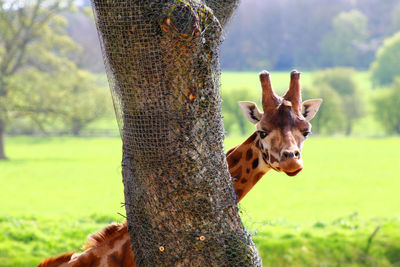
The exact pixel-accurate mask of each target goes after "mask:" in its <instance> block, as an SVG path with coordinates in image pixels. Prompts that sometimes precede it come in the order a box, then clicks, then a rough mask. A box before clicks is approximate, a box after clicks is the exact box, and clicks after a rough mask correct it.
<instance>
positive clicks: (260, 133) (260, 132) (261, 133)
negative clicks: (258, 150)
mask: <svg viewBox="0 0 400 267" xmlns="http://www.w3.org/2000/svg"><path fill="white" fill-rule="evenodd" d="M258 134H259V135H260V137H261V139H264V138H265V137H267V136H268V132H266V131H258Z"/></svg>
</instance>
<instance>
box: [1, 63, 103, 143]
mask: <svg viewBox="0 0 400 267" xmlns="http://www.w3.org/2000/svg"><path fill="white" fill-rule="evenodd" d="M8 86H9V87H10V88H13V90H12V91H11V92H10V93H9V94H8V95H7V100H8V105H9V110H10V111H9V117H10V118H9V119H10V120H12V121H13V123H18V122H19V121H23V124H24V129H17V127H15V128H14V129H15V130H14V131H16V132H17V133H27V132H28V133H35V132H38V131H39V132H41V133H44V134H46V133H50V132H51V133H53V134H54V133H57V132H58V133H71V134H73V135H79V134H80V132H81V131H82V130H83V129H84V128H85V127H86V126H87V125H88V124H89V123H90V122H92V121H93V120H96V119H98V118H100V117H102V116H104V115H105V114H106V113H107V112H108V113H111V100H110V95H109V92H108V89H107V88H105V87H104V86H103V85H102V84H101V82H99V81H98V78H97V77H96V76H95V75H93V74H91V73H90V72H87V71H83V70H80V69H77V68H76V67H75V66H74V65H73V64H71V65H69V66H65V67H59V70H56V71H54V72H52V73H48V72H41V71H38V70H37V69H35V68H30V69H28V70H26V71H24V72H21V73H17V74H15V75H13V76H12V77H11V78H9V79H8ZM19 127H20V126H19Z"/></svg>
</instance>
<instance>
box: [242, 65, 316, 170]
mask: <svg viewBox="0 0 400 267" xmlns="http://www.w3.org/2000/svg"><path fill="white" fill-rule="evenodd" d="M259 76H260V81H261V87H262V108H263V110H264V112H261V111H259V109H258V108H257V106H256V104H255V103H253V102H248V101H241V102H239V106H240V108H241V109H242V110H243V112H244V114H245V116H246V118H247V119H248V120H249V121H250V122H252V123H254V124H255V125H256V129H257V133H258V138H257V142H258V143H257V147H258V148H259V149H260V153H262V158H263V159H264V161H265V163H266V164H267V165H269V166H270V167H271V168H272V169H274V170H276V171H283V172H285V173H286V174H287V175H289V176H294V175H296V174H298V173H299V172H300V171H301V170H302V169H303V160H302V157H301V150H302V147H303V142H304V140H305V139H306V138H307V136H308V135H309V134H310V133H311V124H310V122H309V121H310V120H311V119H312V118H313V117H314V116H315V114H316V113H317V111H318V109H319V106H320V105H321V103H322V99H311V100H307V101H304V102H302V100H301V88H300V73H299V72H297V71H296V70H294V71H292V72H291V73H290V87H289V90H288V91H287V93H286V94H285V95H284V96H283V97H279V96H277V95H276V94H275V93H274V91H273V90H272V86H271V80H270V77H269V73H268V72H267V71H262V72H261V73H260V75H259Z"/></svg>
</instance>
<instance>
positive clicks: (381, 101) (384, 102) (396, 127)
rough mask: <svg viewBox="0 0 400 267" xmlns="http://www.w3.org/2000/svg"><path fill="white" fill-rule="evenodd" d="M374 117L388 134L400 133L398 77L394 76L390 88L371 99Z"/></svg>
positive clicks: (399, 87)
mask: <svg viewBox="0 0 400 267" xmlns="http://www.w3.org/2000/svg"><path fill="white" fill-rule="evenodd" d="M373 103H374V106H375V113H374V115H375V118H376V120H377V121H379V122H380V123H381V124H382V126H383V127H384V128H385V129H386V132H387V133H389V134H392V133H396V134H400V109H399V106H400V77H397V78H395V80H394V82H393V84H392V86H391V87H390V89H387V90H384V91H383V92H381V94H380V95H379V96H378V97H376V98H375V99H374V101H373Z"/></svg>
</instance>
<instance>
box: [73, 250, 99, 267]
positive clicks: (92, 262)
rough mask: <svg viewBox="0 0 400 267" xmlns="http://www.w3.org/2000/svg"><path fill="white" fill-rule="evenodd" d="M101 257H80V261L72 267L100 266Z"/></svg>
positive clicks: (89, 255)
mask: <svg viewBox="0 0 400 267" xmlns="http://www.w3.org/2000/svg"><path fill="white" fill-rule="evenodd" d="M100 260H101V259H100V257H97V256H96V255H94V254H93V253H89V254H82V255H81V256H80V257H79V261H77V262H76V263H75V264H73V265H72V267H84V266H85V267H86V266H100Z"/></svg>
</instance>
